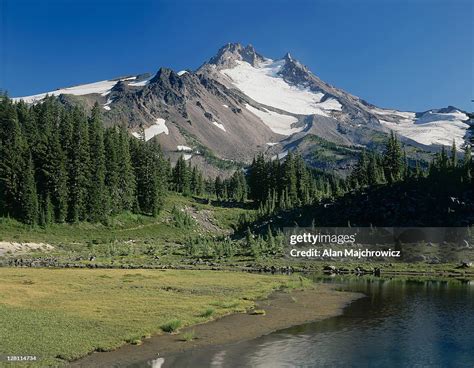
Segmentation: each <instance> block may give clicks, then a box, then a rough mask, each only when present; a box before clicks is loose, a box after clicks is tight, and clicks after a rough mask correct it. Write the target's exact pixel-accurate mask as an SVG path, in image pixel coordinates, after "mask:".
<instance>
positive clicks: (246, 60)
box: [15, 43, 473, 171]
mask: <svg viewBox="0 0 474 368" xmlns="http://www.w3.org/2000/svg"><path fill="white" fill-rule="evenodd" d="M381 88H382V87H381ZM47 94H49V95H54V96H58V97H59V98H60V99H61V100H62V101H64V103H67V104H82V105H83V106H86V107H92V105H93V103H95V102H98V103H99V104H101V105H102V106H103V115H104V121H105V123H106V124H107V125H114V124H116V125H122V126H127V127H128V128H129V130H130V133H131V134H133V135H134V136H135V137H137V138H140V137H141V136H142V135H143V134H144V139H145V140H147V141H148V140H150V139H154V138H155V139H158V141H159V143H160V145H161V147H162V149H163V151H164V152H165V154H167V155H168V156H169V157H170V158H171V159H172V161H174V160H176V159H177V158H178V157H179V156H180V155H181V154H182V153H183V152H182V150H179V149H177V148H176V147H179V146H182V147H184V146H185V147H189V148H190V149H191V150H193V151H194V153H193V155H190V154H189V153H188V154H187V156H186V158H187V159H189V160H192V161H193V164H197V165H198V166H200V167H201V168H202V169H204V170H210V171H212V170H214V171H215V170H222V168H224V167H227V168H230V167H231V166H232V165H234V164H236V163H240V164H248V163H249V162H250V161H251V160H252V158H253V157H254V156H255V155H256V154H257V153H258V152H264V153H265V155H266V156H267V157H269V158H272V157H275V158H279V157H280V156H283V154H284V153H285V152H288V151H289V150H290V151H291V150H298V151H300V152H301V153H302V154H303V157H304V158H305V160H306V161H307V162H308V163H310V164H312V165H313V166H315V167H319V166H318V165H319V164H320V163H321V162H322V160H326V161H327V152H326V153H325V154H323V155H322V156H321V154H318V155H316V154H315V150H316V151H317V150H318V149H319V150H321V149H322V146H320V144H319V145H318V144H315V143H311V142H314V139H317V140H318V142H326V143H324V147H326V148H325V149H326V150H327V149H329V148H328V147H332V148H331V149H332V150H336V149H337V147H346V148H348V149H352V148H356V149H360V148H362V147H369V148H374V145H375V144H376V142H377V141H380V137H382V136H384V135H386V134H388V133H389V132H390V130H393V131H395V132H396V133H397V134H398V135H399V136H400V138H401V139H402V141H403V143H404V144H405V146H406V147H408V148H409V149H407V152H408V153H407V154H408V155H409V156H410V155H418V154H420V152H432V151H438V150H439V149H440V148H441V146H442V145H444V146H448V145H451V144H452V142H453V141H456V144H457V146H458V149H462V148H463V146H464V145H465V144H466V143H467V142H469V141H470V140H471V139H472V137H473V134H472V130H473V121H472V119H470V117H469V116H468V114H466V113H465V112H464V111H461V110H460V109H457V108H455V107H452V106H448V107H443V108H437V109H430V110H426V111H424V112H405V111H398V110H395V109H386V108H380V107H377V106H374V105H372V104H370V103H369V102H366V101H364V100H362V99H360V98H359V97H357V96H354V95H351V94H349V93H347V92H345V91H343V90H341V89H338V88H336V87H334V86H332V85H330V84H328V83H326V82H324V81H322V80H321V79H320V78H318V77H317V76H316V75H315V74H313V73H312V72H311V71H310V70H309V69H308V68H307V67H305V66H304V65H303V64H302V63H300V62H299V61H297V60H296V59H294V58H293V57H292V56H290V55H289V54H286V55H285V56H284V57H283V58H281V59H270V58H267V57H264V56H262V55H260V54H259V53H257V51H256V50H255V49H254V48H253V46H251V45H248V46H242V45H240V44H238V43H229V44H227V45H225V46H223V47H222V48H221V49H220V50H219V51H218V53H217V54H216V55H215V56H214V57H212V58H211V59H210V60H209V61H208V62H206V63H204V64H203V65H202V66H201V67H199V68H198V69H197V70H195V71H191V70H182V71H180V72H178V73H177V72H175V71H173V70H170V69H167V68H160V69H159V70H158V72H157V73H156V74H155V75H150V74H140V75H136V76H127V77H122V78H117V79H115V80H106V81H101V82H96V83H90V84H84V85H80V86H74V87H70V88H62V89H58V90H55V91H51V92H46V93H42V94H37V95H34V96H26V97H17V98H15V100H16V101H19V100H20V99H22V100H24V101H25V102H26V103H36V102H38V101H41V100H42V99H43V98H44V97H45V96H46V95H47ZM71 95H73V96H74V98H71V97H70V96H71ZM314 137H316V138H314ZM268 142H272V143H271V144H269V143H268ZM410 147H411V148H410ZM197 148H200V149H199V150H197ZM375 148H376V147H375ZM195 149H196V150H195ZM333 153H334V152H333ZM325 155H326V156H325ZM191 156H192V157H191ZM336 158H337V159H335V161H334V163H332V165H333V166H332V168H333V169H335V170H340V169H341V170H345V169H346V168H347V167H349V166H350V165H351V162H352V161H351V158H350V157H346V156H340V155H336ZM413 158H415V159H417V157H413ZM318 160H319V161H318ZM325 164H326V163H325Z"/></svg>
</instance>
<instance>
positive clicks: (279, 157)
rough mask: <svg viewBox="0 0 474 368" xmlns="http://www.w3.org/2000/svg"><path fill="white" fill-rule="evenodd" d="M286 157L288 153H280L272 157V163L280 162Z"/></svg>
mask: <svg viewBox="0 0 474 368" xmlns="http://www.w3.org/2000/svg"><path fill="white" fill-rule="evenodd" d="M287 155H288V151H283V152H280V153H279V154H278V155H275V156H272V161H273V160H281V159H282V158H285V157H286V156H287Z"/></svg>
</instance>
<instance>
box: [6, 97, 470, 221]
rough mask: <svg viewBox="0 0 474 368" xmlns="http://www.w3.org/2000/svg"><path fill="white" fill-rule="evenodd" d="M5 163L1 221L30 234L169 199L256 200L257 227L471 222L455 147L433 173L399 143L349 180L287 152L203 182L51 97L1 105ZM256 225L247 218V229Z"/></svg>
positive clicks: (156, 206) (155, 206)
mask: <svg viewBox="0 0 474 368" xmlns="http://www.w3.org/2000/svg"><path fill="white" fill-rule="evenodd" d="M0 157H1V159H0V216H4V217H12V218H16V219H18V220H20V221H22V222H25V223H27V224H32V225H34V224H39V225H48V224H50V223H54V222H56V223H62V222H81V221H89V222H102V223H104V224H106V223H107V221H108V219H109V217H110V216H113V215H116V214H120V213H122V212H126V211H131V212H134V213H139V214H145V215H150V216H156V215H157V214H158V213H159V211H160V209H161V207H162V205H163V201H164V198H165V196H166V195H167V193H168V192H170V191H174V192H178V193H182V194H183V195H185V196H187V195H193V196H197V197H203V198H207V200H210V199H211V197H212V198H214V199H216V200H218V201H227V202H234V203H242V204H243V203H247V202H248V201H249V200H250V203H253V206H255V208H258V209H259V211H258V216H259V217H260V218H265V217H268V216H272V215H273V214H276V213H285V211H286V214H285V216H284V217H286V218H287V220H288V221H290V218H291V217H292V215H290V213H289V212H291V211H289V210H291V209H294V208H303V207H304V208H305V211H306V212H305V213H306V215H305V218H306V219H308V218H310V220H309V221H310V222H311V221H313V219H314V221H315V222H316V223H317V224H327V225H330V224H334V225H335V224H337V225H347V224H354V223H357V224H365V225H369V224H377V225H389V224H401V223H403V224H419V225H420V226H421V225H423V224H425V225H426V224H428V223H429V224H438V223H443V221H447V219H448V217H449V218H455V220H453V221H454V223H456V224H457V223H463V224H464V223H472V222H473V221H472V213H473V212H474V210H473V209H472V205H471V204H472V201H473V199H472V187H473V184H472V176H473V167H472V166H473V164H472V158H471V149H470V147H469V146H467V147H466V149H465V152H464V154H463V155H460V154H459V153H458V152H457V150H456V146H455V142H453V147H452V148H451V152H450V153H449V154H448V153H447V152H446V150H445V149H443V150H442V151H441V152H440V153H439V154H436V155H435V156H434V157H433V160H432V162H430V163H429V165H428V163H426V162H421V163H420V162H409V160H408V159H407V157H406V154H405V151H404V149H403V147H402V145H401V143H400V142H399V140H398V138H397V137H396V136H395V135H394V134H393V133H392V134H391V136H390V137H389V139H388V140H387V142H386V145H385V149H384V151H383V152H382V153H379V152H375V151H362V153H361V154H360V157H359V159H358V163H357V165H356V166H355V167H354V168H353V170H352V173H351V174H350V175H349V177H348V178H347V179H342V178H340V177H338V176H337V175H335V174H333V173H330V172H322V171H317V170H314V169H311V168H309V167H308V166H307V165H306V163H305V162H304V160H303V158H302V157H301V155H299V154H298V153H293V152H289V153H288V155H287V156H286V158H285V159H284V161H280V160H268V161H267V160H265V158H264V156H263V155H262V154H260V155H258V156H257V157H256V158H255V159H254V160H253V162H252V164H251V165H250V166H249V167H248V168H247V169H246V170H245V171H243V170H237V171H235V172H234V174H233V175H232V176H231V177H230V178H227V179H225V180H224V179H221V178H220V177H216V178H204V177H203V174H202V173H201V172H200V171H199V170H198V169H197V168H196V167H192V166H191V165H190V163H189V162H186V161H185V159H184V157H183V156H182V157H181V158H180V159H179V160H178V161H177V163H176V165H175V166H174V167H172V165H171V163H170V161H169V160H168V159H166V158H165V157H164V155H163V154H162V151H161V149H160V146H159V145H158V143H157V140H156V139H152V140H150V141H148V142H146V141H145V139H144V137H143V138H135V137H133V136H132V135H130V134H128V132H127V131H126V130H125V129H123V128H119V127H112V128H104V125H103V123H102V119H101V112H100V107H99V105H97V104H96V105H95V106H94V108H93V109H92V111H91V113H90V115H89V116H87V115H86V113H85V112H84V111H83V110H81V109H80V108H78V107H74V108H71V107H64V106H63V105H62V104H61V103H59V102H58V100H57V99H56V98H54V97H50V98H47V99H45V101H44V102H42V103H39V104H35V105H26V104H24V103H22V102H20V103H13V102H12V101H11V100H10V99H8V98H7V97H3V98H2V99H1V101H0ZM308 208H310V209H311V210H310V212H311V211H312V212H314V213H311V214H309V213H308V212H307V211H308ZM445 212H446V213H447V214H448V215H447V214H446V213H445ZM428 215H429V216H428ZM395 219H399V220H395ZM402 219H404V220H403V221H402ZM435 219H439V221H437V220H435ZM255 220H257V218H256V217H255V216H252V217H249V218H244V219H243V220H242V224H241V225H243V226H244V225H245V224H247V225H249V224H250V223H251V222H253V221H255ZM425 220H426V221H425ZM445 223H446V224H448V223H451V222H445Z"/></svg>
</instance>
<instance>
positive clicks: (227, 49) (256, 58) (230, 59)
mask: <svg viewBox="0 0 474 368" xmlns="http://www.w3.org/2000/svg"><path fill="white" fill-rule="evenodd" d="M236 60H239V61H246V62H247V63H249V64H250V65H252V66H257V65H258V63H259V62H261V61H264V60H265V58H264V57H263V56H262V55H260V54H259V53H257V52H256V51H255V48H254V47H253V46H252V45H250V44H249V45H247V46H243V45H241V44H240V43H228V44H227V45H225V46H223V47H221V48H220V49H219V51H218V52H217V55H216V56H214V57H213V58H211V59H210V60H209V64H213V65H216V66H217V67H218V68H219V69H225V68H231V67H233V66H235V62H236Z"/></svg>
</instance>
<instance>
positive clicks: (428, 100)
mask: <svg viewBox="0 0 474 368" xmlns="http://www.w3.org/2000/svg"><path fill="white" fill-rule="evenodd" d="M473 3H474V2H473V1H471V0H444V1H439V0H365V1H362V0H360V1H358V0H344V1H343V0H324V1H316V0H315V1H310V0H308V1H298V0H292V1H290V0H287V1H282V0H280V1H279V0H272V1H270V0H267V1H257V0H254V1H244V0H239V1H233V0H220V1H218V0H213V1H210V0H206V1H205V0H194V1H179V0H174V1H173V0H165V1H151V0H149V1H145V0H135V1H133V0H128V1H120V0H114V1H111V0H110V1H106V0H96V1H89V0H76V1H72V0H62V1H57V0H44V1H41V0H37V1H33V0H30V1H24V0H0V4H1V7H0V22H1V24H0V88H2V89H6V90H7V91H8V92H9V94H10V96H24V95H29V94H34V93H39V92H44V91H48V90H53V89H56V88H58V87H65V86H68V85H74V84H80V83H86V82H93V81H97V80H103V79H108V78H113V77H117V76H122V75H127V74H138V73H141V72H148V71H150V72H156V71H157V70H158V68H159V67H160V66H167V67H171V68H173V69H175V70H181V69H185V68H189V69H195V68H197V67H198V66H199V65H200V64H202V63H203V62H204V61H206V60H208V59H209V58H210V57H211V56H213V55H214V54H215V53H216V51H217V49H218V48H219V47H220V46H222V45H224V44H226V43H227V42H241V43H245V44H247V43H251V44H253V45H254V46H255V48H256V49H257V50H258V51H259V52H260V53H262V54H263V55H265V56H267V57H271V58H279V57H281V56H283V55H284V53H285V52H286V51H290V53H291V54H292V55H293V56H294V57H295V58H297V59H299V60H300V61H301V62H303V63H304V64H306V65H307V66H308V67H309V68H310V69H311V70H312V71H313V72H314V73H315V74H316V75H318V76H319V77H321V78H322V79H323V80H325V81H327V82H328V83H330V84H333V85H335V86H337V87H340V88H343V89H345V90H346V91H348V92H350V93H353V94H355V95H358V96H360V97H362V98H364V99H366V100H367V101H369V102H371V103H374V104H376V105H379V106H382V107H393V108H398V109H404V110H413V111H423V110H426V109H429V108H434V107H443V106H447V105H455V106H458V107H460V108H463V109H466V110H473V105H474V104H473V103H472V102H470V101H471V100H472V99H474V93H473V84H474V81H473V79H474V77H473V74H474V70H473V68H474V66H473V64H474V57H473V53H474V45H473V44H474V41H473V40H474V29H473V27H474V26H473V19H474V10H473V8H474V5H473Z"/></svg>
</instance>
